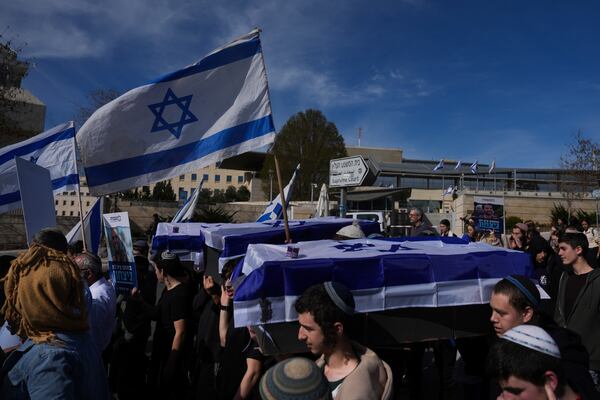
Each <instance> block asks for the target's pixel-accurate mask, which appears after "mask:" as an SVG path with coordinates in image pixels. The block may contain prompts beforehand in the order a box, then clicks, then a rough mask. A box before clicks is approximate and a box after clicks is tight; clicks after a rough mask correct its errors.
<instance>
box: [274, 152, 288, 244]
mask: <svg viewBox="0 0 600 400" xmlns="http://www.w3.org/2000/svg"><path fill="white" fill-rule="evenodd" d="M273 158H274V159H275V173H276V174H277V184H278V185H279V197H280V198H281V207H282V208H283V228H284V229H285V242H286V243H291V242H292V239H291V238H290V227H289V224H288V217H287V204H286V198H285V193H283V182H282V181H281V171H279V161H277V156H276V155H273Z"/></svg>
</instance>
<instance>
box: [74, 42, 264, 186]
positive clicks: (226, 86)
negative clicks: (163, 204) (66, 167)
mask: <svg viewBox="0 0 600 400" xmlns="http://www.w3.org/2000/svg"><path fill="white" fill-rule="evenodd" d="M274 137H275V128H274V125H273V119H272V115H271V104H270V100H269V90H268V85H267V77H266V72H265V67H264V62H263V55H262V49H261V44H260V39H259V31H258V30H254V31H252V32H250V33H249V34H247V35H245V36H243V37H240V38H238V39H236V40H234V41H233V42H231V43H229V44H227V45H225V46H223V47H221V48H218V49H216V50H214V51H213V52H212V53H210V54H209V55H207V56H206V57H204V58H203V59H201V60H200V61H198V62H197V63H195V64H193V65H190V66H188V67H186V68H183V69H181V70H179V71H175V72H173V73H170V74H168V75H165V76H163V77H161V78H158V79H156V80H155V81H153V82H151V83H148V84H146V85H143V86H140V87H138V88H135V89H133V90H130V91H129V92H127V93H125V94H124V95H122V96H121V97H119V98H117V99H115V100H113V101H112V102H110V103H108V104H106V105H104V106H103V107H101V108H100V109H98V110H97V111H96V112H95V113H94V114H93V115H92V116H91V117H90V118H89V119H88V120H87V121H86V123H85V124H84V125H83V126H82V127H81V129H80V130H79V132H78V133H77V141H78V143H79V146H80V149H81V155H82V159H83V164H84V167H85V173H86V177H87V182H88V185H89V188H90V193H91V194H93V195H102V194H107V193H112V192H116V191H120V190H125V189H129V188H132V187H138V186H141V185H147V184H149V183H152V182H156V181H160V180H164V179H168V178H170V177H172V176H176V175H180V174H184V173H186V172H190V171H195V170H198V169H199V168H202V167H204V166H207V165H210V164H213V163H215V162H217V161H220V160H222V159H224V158H228V157H232V156H234V155H237V154H240V153H244V152H247V151H250V150H253V149H256V148H258V147H262V146H264V145H267V144H269V143H271V142H272V141H273V139H274Z"/></svg>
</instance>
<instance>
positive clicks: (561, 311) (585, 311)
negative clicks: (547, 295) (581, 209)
mask: <svg viewBox="0 0 600 400" xmlns="http://www.w3.org/2000/svg"><path fill="white" fill-rule="evenodd" d="M558 246H559V251H558V255H559V256H560V258H561V259H562V262H563V264H564V265H565V266H566V267H567V268H569V270H567V271H565V272H563V274H562V276H561V277H560V282H559V284H558V296H557V299H556V308H555V310H554V319H555V320H556V323H558V324H559V325H560V326H562V327H565V328H569V329H571V330H573V331H575V332H577V333H578V334H579V335H580V336H581V340H582V342H583V344H584V346H585V347H586V349H587V351H588V352H589V354H590V374H591V375H592V379H593V380H594V384H595V385H596V388H598V389H600V270H598V269H592V267H590V265H589V264H588V263H587V261H586V259H585V255H586V253H587V250H588V240H587V237H586V236H585V235H584V234H583V233H579V232H578V233H565V234H564V235H563V236H562V237H561V238H560V240H559V244H558Z"/></svg>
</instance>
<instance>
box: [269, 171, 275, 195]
mask: <svg viewBox="0 0 600 400" xmlns="http://www.w3.org/2000/svg"><path fill="white" fill-rule="evenodd" d="M273 174H274V172H273V170H272V169H270V168H269V180H270V182H271V186H270V187H271V189H270V192H269V201H273Z"/></svg>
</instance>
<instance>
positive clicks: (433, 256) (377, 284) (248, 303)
mask: <svg viewBox="0 0 600 400" xmlns="http://www.w3.org/2000/svg"><path fill="white" fill-rule="evenodd" d="M295 246H296V247H297V248H298V254H299V257H298V258H291V257H289V256H288V255H287V247H288V246H287V245H273V244H250V245H249V246H248V248H247V251H246V253H245V258H244V261H243V263H241V265H239V266H238V267H236V271H235V272H234V273H236V274H238V275H239V276H242V274H243V275H245V277H243V278H242V279H240V281H238V282H239V284H238V286H237V287H236V290H235V295H234V298H233V301H234V306H233V309H234V320H235V326H236V327H239V326H247V325H257V324H265V323H277V322H289V321H294V320H296V319H297V317H298V315H297V313H296V311H295V309H294V303H295V302H296V300H297V299H298V297H299V296H300V295H301V294H302V293H303V292H304V291H305V290H306V289H307V288H309V287H310V286H312V285H315V284H318V283H323V282H324V281H336V282H342V283H344V285H346V286H347V287H348V289H350V290H351V291H352V294H353V295H354V301H355V303H356V311H357V312H359V313H365V312H377V311H385V310H393V309H399V308H411V307H452V306H461V305H467V304H486V303H488V302H489V301H490V295H491V292H492V290H493V288H494V285H495V284H496V283H497V282H498V281H499V280H501V279H502V278H504V277H506V276H508V275H510V274H519V275H525V276H528V277H531V278H533V277H534V276H535V274H534V270H533V264H532V261H531V256H529V255H528V254H527V253H523V252H520V251H515V250H508V249H504V248H502V247H494V246H490V245H488V244H485V243H481V242H477V243H469V242H467V241H463V240H461V239H458V238H429V237H428V238H420V237H419V238H393V239H386V240H379V239H356V240H346V241H334V240H320V241H310V242H299V243H296V244H295ZM448 266H452V268H448ZM265 303H266V304H268V305H269V306H268V310H266V307H265V306H264V305H265ZM261 306H262V307H261Z"/></svg>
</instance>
